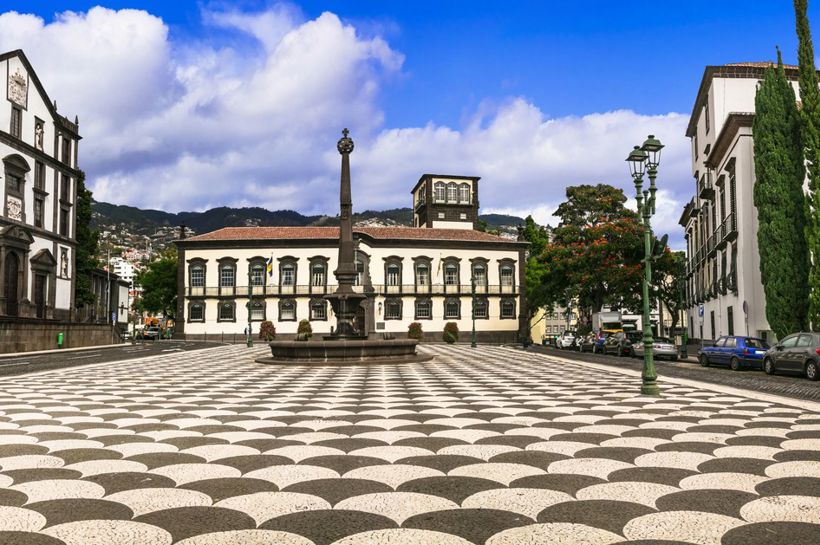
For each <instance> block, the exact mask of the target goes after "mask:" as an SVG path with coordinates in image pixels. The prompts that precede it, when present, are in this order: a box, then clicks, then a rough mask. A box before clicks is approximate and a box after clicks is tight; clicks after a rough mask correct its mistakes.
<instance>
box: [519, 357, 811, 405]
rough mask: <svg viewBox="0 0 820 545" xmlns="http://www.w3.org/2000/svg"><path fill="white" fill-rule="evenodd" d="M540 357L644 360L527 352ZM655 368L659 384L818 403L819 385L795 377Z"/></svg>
mask: <svg viewBox="0 0 820 545" xmlns="http://www.w3.org/2000/svg"><path fill="white" fill-rule="evenodd" d="M529 350H533V351H536V352H540V353H542V354H550V355H553V356H559V357H562V358H566V359H570V360H581V361H588V362H592V363H598V364H602V365H609V366H612V367H620V368H622V369H623V368H626V369H634V370H637V371H640V370H641V368H642V367H643V360H642V359H637V358H621V357H617V356H605V355H602V354H589V353H584V354H581V353H579V352H575V351H571V350H558V349H556V348H552V347H548V346H539V345H533V346H531V347H530V348H529ZM655 368H656V370H657V372H658V381H659V382H660V381H662V380H663V377H664V376H670V377H677V378H684V379H690V380H699V381H701V382H709V383H712V384H721V385H724V386H731V387H734V388H744V389H746V390H751V391H754V392H762V393H766V394H772V395H780V396H784V397H790V398H794V399H803V400H809V401H820V382H812V381H810V380H808V379H806V378H805V377H803V376H798V375H774V376H769V375H767V374H765V373H763V372H762V371H756V370H755V371H752V370H745V371H732V370H730V369H728V368H727V367H718V366H710V367H701V366H700V365H698V364H697V363H690V362H681V361H679V362H676V363H672V362H669V361H667V360H656V361H655Z"/></svg>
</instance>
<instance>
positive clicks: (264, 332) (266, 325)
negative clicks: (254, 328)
mask: <svg viewBox="0 0 820 545" xmlns="http://www.w3.org/2000/svg"><path fill="white" fill-rule="evenodd" d="M259 338H260V339H262V340H263V341H265V342H271V341H272V340H273V339H275V338H276V326H275V325H273V322H271V321H270V320H265V321H264V322H262V323H261V324H260V325H259Z"/></svg>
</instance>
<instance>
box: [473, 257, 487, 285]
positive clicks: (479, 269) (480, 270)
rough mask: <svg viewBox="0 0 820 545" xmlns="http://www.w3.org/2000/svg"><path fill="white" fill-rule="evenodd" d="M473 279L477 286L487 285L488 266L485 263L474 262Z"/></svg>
mask: <svg viewBox="0 0 820 545" xmlns="http://www.w3.org/2000/svg"><path fill="white" fill-rule="evenodd" d="M473 281H474V282H475V285H476V286H477V287H486V286H487V266H486V265H485V264H484V263H473Z"/></svg>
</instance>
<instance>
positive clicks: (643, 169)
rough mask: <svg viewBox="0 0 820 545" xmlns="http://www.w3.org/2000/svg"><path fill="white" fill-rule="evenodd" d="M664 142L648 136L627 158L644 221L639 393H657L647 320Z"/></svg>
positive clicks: (658, 390)
mask: <svg viewBox="0 0 820 545" xmlns="http://www.w3.org/2000/svg"><path fill="white" fill-rule="evenodd" d="M662 149H663V144H661V143H660V141H659V140H658V139H657V138H655V136H654V135H651V134H650V135H649V137H648V138H647V139H646V141H645V142H644V143H643V145H642V146H635V148H634V149H633V150H632V151H631V152H630V153H629V156H628V157H627V158H626V161H627V163H629V172H630V174H631V175H632V180H633V181H634V182H635V200H636V201H637V204H638V216H640V218H641V220H642V222H643V228H644V232H643V241H644V260H643V261H644V279H643V346H644V351H643V372H642V373H641V380H642V383H641V393H642V394H644V395H651V396H658V395H660V389H659V388H658V382H657V380H658V374H657V372H656V371H655V361H654V359H653V354H652V347H653V344H654V340H653V338H652V326H651V325H650V323H649V320H650V313H649V311H650V304H649V303H650V301H649V287H650V286H651V285H652V259H653V257H652V256H653V253H652V225H651V220H652V215H653V214H654V213H655V191H656V189H657V188H656V187H655V179H656V178H657V177H658V164H659V163H660V160H661V150H662ZM644 173H646V174H647V175H648V176H649V189H643V176H644Z"/></svg>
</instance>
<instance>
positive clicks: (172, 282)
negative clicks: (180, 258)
mask: <svg viewBox="0 0 820 545" xmlns="http://www.w3.org/2000/svg"><path fill="white" fill-rule="evenodd" d="M177 266H178V265H177V255H176V250H175V249H174V248H173V247H171V248H169V249H168V251H166V253H165V254H163V255H162V257H160V258H159V259H157V260H155V261H152V262H150V263H149V264H148V267H146V269H145V270H144V271H142V272H141V273H139V274H138V275H137V278H136V283H137V284H139V285H140V286H142V297H141V298H140V299H139V302H138V303H135V308H136V309H137V310H145V311H148V312H151V313H155V314H157V313H161V314H163V315H165V316H167V317H169V318H173V317H174V314H175V312H176V304H177V303H176V302H177Z"/></svg>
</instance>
